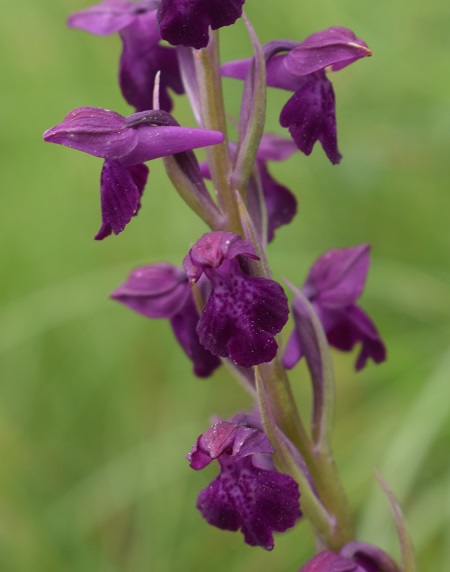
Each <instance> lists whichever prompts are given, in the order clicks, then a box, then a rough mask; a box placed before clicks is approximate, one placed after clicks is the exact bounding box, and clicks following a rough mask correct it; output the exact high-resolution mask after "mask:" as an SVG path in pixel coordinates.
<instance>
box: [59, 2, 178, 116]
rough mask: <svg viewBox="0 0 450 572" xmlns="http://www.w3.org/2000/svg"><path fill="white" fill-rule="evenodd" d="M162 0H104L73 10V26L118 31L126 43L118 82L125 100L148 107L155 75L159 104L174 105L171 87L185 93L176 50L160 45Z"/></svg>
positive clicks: (138, 107)
mask: <svg viewBox="0 0 450 572" xmlns="http://www.w3.org/2000/svg"><path fill="white" fill-rule="evenodd" d="M158 5H159V0H140V2H131V1H128V0H104V1H103V2H101V3H100V4H96V5H95V6H91V7H90V8H87V9H86V10H81V11H80V12H76V13H75V14H72V16H70V18H69V20H68V24H69V26H70V27H71V28H80V29H82V30H85V31H86V32H90V33H91V34H96V35H98V36H105V35H110V34H115V33H117V32H118V33H119V35H120V38H121V40H122V44H123V50H122V55H121V58H120V69H119V84H120V88H121V90H122V94H123V96H124V98H125V99H126V101H127V102H128V103H129V104H130V105H133V106H134V107H135V108H136V111H145V110H147V109H152V108H153V90H154V86H155V76H156V74H157V73H158V71H160V72H161V77H160V86H159V87H160V93H159V96H160V101H159V104H160V108H161V109H164V110H166V111H170V110H171V109H172V100H171V98H170V95H169V92H168V89H169V88H171V89H172V90H173V91H174V92H175V93H178V94H181V93H183V84H182V81H181V76H180V70H179V67H178V59H177V54H176V50H175V49H173V48H169V47H166V46H161V45H160V40H161V36H160V35H159V29H158V25H157V21H156V20H157V18H156V10H157V8H158Z"/></svg>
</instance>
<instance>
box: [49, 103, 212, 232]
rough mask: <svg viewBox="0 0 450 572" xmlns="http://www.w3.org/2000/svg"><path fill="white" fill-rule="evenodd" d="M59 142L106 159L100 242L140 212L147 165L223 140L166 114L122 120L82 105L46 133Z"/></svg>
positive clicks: (149, 114)
mask: <svg viewBox="0 0 450 572" xmlns="http://www.w3.org/2000/svg"><path fill="white" fill-rule="evenodd" d="M44 139H45V141H48V142H50V143H58V144H59V145H64V146H66V147H70V148H73V149H78V150H79V151H84V152H85V153H89V154H90V155H94V156H95V157H101V158H103V159H105V163H104V166H103V170H102V176H101V180H100V193H101V207H102V219H103V224H102V226H101V228H100V230H99V232H98V233H97V235H96V237H95V238H96V239H99V240H100V239H103V238H105V237H106V236H108V235H109V234H111V232H114V234H119V233H120V232H122V231H123V229H124V228H125V226H126V225H127V224H128V223H129V222H130V220H131V219H132V217H133V216H135V215H136V214H137V212H138V210H139V208H140V197H141V195H142V192H143V189H144V187H145V183H146V180H147V175H148V169H147V167H146V166H145V165H143V163H144V162H146V161H150V160H151V159H157V158H159V157H166V156H168V155H175V154H177V153H182V152H184V151H188V150H191V149H196V148H198V147H205V146H207V145H215V144H216V143H220V142H222V141H223V134H222V133H220V132H219V131H210V130H206V129H190V128H187V127H181V126H179V125H178V124H177V123H176V121H175V120H174V119H173V117H171V116H170V115H169V114H168V113H166V112H164V111H148V112H140V113H134V114H133V115H129V116H128V117H123V116H122V115H119V114H118V113H116V112H114V111H110V110H108V109H101V108H98V107H79V108H77V109H74V110H73V111H71V112H70V113H69V114H68V115H67V116H66V117H65V118H64V120H63V121H62V123H60V124H58V125H56V126H55V127H52V128H51V129H49V130H48V131H46V132H45V133H44Z"/></svg>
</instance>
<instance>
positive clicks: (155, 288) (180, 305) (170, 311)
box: [111, 263, 220, 377]
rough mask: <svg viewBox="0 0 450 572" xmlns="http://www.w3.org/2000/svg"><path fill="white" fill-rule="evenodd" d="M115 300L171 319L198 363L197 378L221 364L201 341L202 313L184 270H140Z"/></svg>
mask: <svg viewBox="0 0 450 572" xmlns="http://www.w3.org/2000/svg"><path fill="white" fill-rule="evenodd" d="M111 298H113V299H114V300H117V301H118V302H121V303H122V304H124V305H125V306H128V307H129V308H131V309H132V310H134V311H135V312H138V313H139V314H142V315H143V316H146V317H148V318H166V319H168V320H170V324H171V326H172V329H173V332H174V334H175V337H176V338H177V340H178V342H179V344H180V345H181V347H182V348H183V350H184V352H185V354H186V355H187V356H188V358H189V359H190V360H191V361H192V363H193V364H194V373H195V375H197V376H199V377H208V376H209V375H211V373H212V372H213V371H214V370H215V369H216V368H217V367H218V366H219V365H220V360H219V359H218V358H217V357H216V356H214V355H212V354H211V353H210V352H209V351H208V350H206V349H205V348H204V347H203V346H202V345H201V344H200V342H199V339H198V334H197V331H196V328H197V324H198V320H199V314H198V311H197V308H196V306H195V302H194V298H193V295H192V290H191V289H190V288H189V285H188V280H187V276H186V272H185V271H184V270H183V269H182V268H177V267H176V266H172V264H167V263H159V264H152V265H151V266H143V267H141V268H136V270H133V272H132V273H131V274H130V275H129V276H128V278H127V280H126V282H125V283H124V284H122V285H121V286H119V288H117V289H116V290H115V291H114V292H113V293H112V294H111Z"/></svg>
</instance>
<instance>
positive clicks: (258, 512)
mask: <svg viewBox="0 0 450 572" xmlns="http://www.w3.org/2000/svg"><path fill="white" fill-rule="evenodd" d="M274 452H275V450H274V449H273V448H272V446H271V444H270V442H269V440H268V438H267V437H266V435H265V434H264V433H263V432H262V431H261V430H259V429H257V428H253V427H249V426H248V425H247V424H244V423H243V419H242V416H236V417H235V418H233V419H232V420H231V422H227V421H221V422H219V423H216V424H215V425H213V426H212V427H210V428H209V429H208V430H207V431H205V432H204V433H203V434H202V435H200V437H199V438H198V439H197V442H196V443H195V445H194V446H193V447H192V450H191V452H190V453H189V454H188V455H187V459H188V460H189V462H190V465H191V467H192V468H193V469H195V470H200V469H203V468H204V467H206V466H207V465H209V463H211V461H213V460H214V459H217V460H218V462H219V465H220V474H219V476H218V477H217V478H216V479H214V481H212V483H211V484H210V485H209V486H208V487H207V488H206V489H204V490H203V491H201V493H200V494H199V496H198V501H197V508H198V509H199V510H200V512H201V513H202V516H203V517H204V518H205V519H206V521H207V522H208V523H209V524H212V525H213V526H216V527H218V528H220V529H222V530H231V531H237V530H239V529H240V530H241V531H242V533H243V535H244V540H245V542H246V543H247V544H249V545H250V546H261V547H263V548H265V549H266V550H272V549H273V546H274V539H273V532H285V531H286V530H287V529H288V528H291V527H293V526H294V525H295V523H296V521H297V519H298V518H299V517H300V516H301V512H300V508H299V498H300V493H299V490H298V485H297V483H296V482H295V481H294V480H293V479H292V477H290V476H289V475H285V474H283V473H278V472H276V471H275V470H274V469H273V470H271V469H269V470H268V469H265V468H261V467H260V466H259V463H258V462H255V459H257V458H258V457H269V456H270V455H272V454H273V453H274Z"/></svg>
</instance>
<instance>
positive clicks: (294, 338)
mask: <svg viewBox="0 0 450 572" xmlns="http://www.w3.org/2000/svg"><path fill="white" fill-rule="evenodd" d="M369 249H370V246H369V245H367V244H362V245H360V246H356V247H353V248H342V249H339V250H330V251H328V252H327V253H325V254H324V255H322V256H321V257H320V258H319V259H318V260H316V262H315V263H314V264H313V266H312V268H311V270H310V271H309V274H308V277H307V279H306V281H305V283H304V284H303V287H302V292H303V294H304V295H305V296H306V297H307V298H308V299H309V300H310V301H311V302H312V305H313V307H314V310H315V311H316V313H317V315H318V317H319V318H320V320H321V322H322V325H323V328H324V330H325V333H326V335H327V339H328V342H329V343H330V345H332V346H333V347H335V348H337V349H338V350H341V351H350V350H352V349H353V347H354V346H355V345H356V344H357V343H359V342H361V350H360V353H359V355H358V358H357V360H356V369H357V370H360V369H362V368H363V367H364V366H365V365H366V361H367V360H368V359H369V358H371V359H372V360H373V361H374V362H375V363H380V362H382V361H384V360H385V359H386V348H385V345H384V343H383V340H382V339H381V337H380V334H379V333H378V330H377V329H376V327H375V325H374V323H373V322H372V320H371V319H370V318H369V316H368V315H367V314H366V313H365V312H364V311H363V310H361V308H359V306H357V305H356V302H357V300H358V298H359V297H360V296H361V294H362V291H363V288H364V284H365V282H366V277H367V272H368V270H369V264H370V258H369ZM297 303H298V304H299V312H301V301H300V300H299V301H298V302H296V299H295V297H294V302H293V308H292V312H293V316H294V321H295V322H296V328H295V329H294V331H293V332H292V334H291V337H290V338H289V340H288V343H287V347H286V351H285V354H284V357H283V363H284V366H285V367H286V368H287V369H290V368H292V367H294V365H295V364H296V363H297V362H298V361H299V360H300V359H301V357H302V356H303V351H304V350H303V348H302V346H301V342H300V335H299V332H298V329H297V328H299V327H301V325H300V324H301V320H300V319H299V320H298V321H297V320H296V316H297V310H296V304H297Z"/></svg>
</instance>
